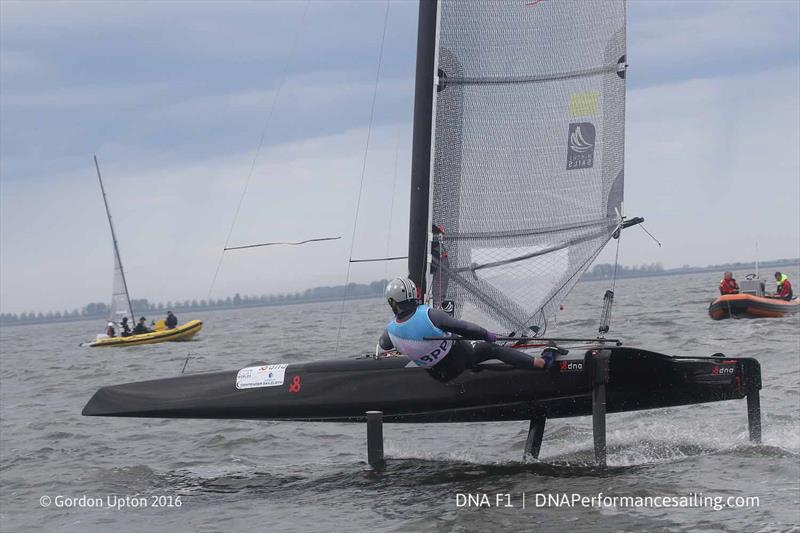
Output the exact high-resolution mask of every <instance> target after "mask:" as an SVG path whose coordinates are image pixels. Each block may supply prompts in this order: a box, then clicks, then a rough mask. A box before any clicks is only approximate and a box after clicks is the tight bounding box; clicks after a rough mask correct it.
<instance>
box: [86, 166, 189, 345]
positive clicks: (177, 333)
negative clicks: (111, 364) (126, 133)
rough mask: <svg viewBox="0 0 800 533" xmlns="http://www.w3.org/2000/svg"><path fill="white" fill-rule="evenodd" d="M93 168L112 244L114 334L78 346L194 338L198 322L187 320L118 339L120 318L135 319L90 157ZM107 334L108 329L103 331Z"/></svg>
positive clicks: (99, 336) (101, 181)
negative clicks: (174, 325)
mask: <svg viewBox="0 0 800 533" xmlns="http://www.w3.org/2000/svg"><path fill="white" fill-rule="evenodd" d="M94 166H95V168H96V169H97V179H98V180H99V181H100V192H101V193H102V194H103V205H105V208H106V216H107V217H108V226H109V228H111V241H112V242H113V243H114V286H113V289H112V292H111V316H110V317H109V321H110V323H109V325H110V326H111V329H112V330H113V331H114V333H115V334H114V335H113V336H111V335H108V334H101V335H98V336H97V338H96V339H95V340H94V341H90V342H85V343H83V344H82V346H89V347H112V346H136V345H139V344H154V343H157V342H166V341H187V340H189V339H191V338H192V337H194V336H195V335H196V334H197V333H198V332H199V331H200V330H201V329H202V328H203V323H202V322H201V321H200V320H190V321H189V322H186V323H185V324H182V325H179V326H176V327H174V328H172V329H170V328H167V327H166V326H165V325H164V323H163V321H159V322H158V323H157V324H156V326H155V328H154V329H153V330H152V331H150V332H148V333H140V334H136V335H128V336H124V337H123V336H122V335H121V333H122V331H121V326H120V324H121V323H122V321H123V319H125V318H126V317H129V320H130V321H131V322H132V321H134V320H135V318H134V317H135V315H134V314H133V306H132V305H131V297H130V294H129V293H128V282H127V281H126V279H125V270H124V269H123V268H122V258H121V257H120V253H119V244H118V242H117V234H116V232H115V231H114V223H113V221H112V220H111V210H110V209H109V207H108V198H107V197H106V189H105V187H104V186H103V178H102V176H101V175H100V165H99V164H98V162H97V156H95V158H94ZM107 331H108V330H107Z"/></svg>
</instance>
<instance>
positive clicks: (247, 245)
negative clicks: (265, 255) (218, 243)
mask: <svg viewBox="0 0 800 533" xmlns="http://www.w3.org/2000/svg"><path fill="white" fill-rule="evenodd" d="M339 239H341V237H319V238H317V239H306V240H304V241H296V242H262V243H260V244H246V245H244V246H231V247H230V248H225V251H226V252H227V251H228V250H244V249H245V248H260V247H261V246H278V245H284V246H299V245H301V244H306V243H307V242H320V241H338V240H339Z"/></svg>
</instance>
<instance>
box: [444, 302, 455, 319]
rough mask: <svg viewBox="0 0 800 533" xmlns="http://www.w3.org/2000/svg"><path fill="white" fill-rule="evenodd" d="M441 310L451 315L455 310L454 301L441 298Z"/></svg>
mask: <svg viewBox="0 0 800 533" xmlns="http://www.w3.org/2000/svg"><path fill="white" fill-rule="evenodd" d="M442 311H444V312H445V313H447V314H448V315H450V316H453V314H454V313H455V311H456V304H455V302H453V300H443V301H442Z"/></svg>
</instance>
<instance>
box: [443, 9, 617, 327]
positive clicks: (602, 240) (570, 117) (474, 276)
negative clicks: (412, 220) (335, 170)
mask: <svg viewBox="0 0 800 533" xmlns="http://www.w3.org/2000/svg"><path fill="white" fill-rule="evenodd" d="M438 27H439V30H438V57H437V69H436V70H437V74H438V76H437V78H436V80H435V82H436V85H437V94H436V97H435V104H434V105H435V108H434V109H435V110H434V113H435V115H434V116H435V121H434V125H433V136H432V138H433V143H434V146H433V148H432V150H433V158H432V162H433V169H432V180H431V181H432V183H431V191H432V194H431V213H430V215H431V216H430V220H431V222H432V224H433V226H435V227H439V228H440V229H441V230H442V232H441V233H439V232H437V231H434V235H433V236H432V239H433V243H432V251H433V267H432V272H433V278H432V279H431V280H430V283H429V284H428V291H429V295H430V296H431V297H432V298H433V301H434V302H435V303H437V304H439V305H442V306H443V307H444V308H445V309H448V310H449V309H450V308H451V306H452V309H453V312H454V314H455V316H456V317H460V318H464V319H468V320H473V321H476V322H478V323H480V324H482V325H484V326H486V327H489V328H494V329H495V330H497V331H503V332H517V333H518V334H530V333H531V331H532V330H531V328H532V327H533V328H534V329H533V331H538V332H539V333H542V332H543V331H544V329H545V326H546V323H547V318H546V317H548V316H550V315H552V314H553V313H554V312H555V310H556V309H557V308H558V306H559V304H560V302H561V301H562V300H563V298H564V297H566V295H567V293H568V292H569V291H570V290H571V289H572V287H573V285H574V284H575V282H576V281H577V280H578V278H579V277H580V274H581V273H582V272H584V271H585V270H586V269H587V268H588V267H589V266H590V264H591V262H592V261H593V260H594V258H595V257H596V256H597V254H598V253H599V252H600V251H601V249H602V248H603V246H604V245H605V244H606V243H607V242H608V240H609V239H610V238H611V237H612V234H613V233H614V232H615V230H617V229H618V228H619V224H620V222H621V219H620V211H621V203H622V193H623V149H624V113H625V66H626V65H625V5H624V3H623V2H622V1H603V2H587V1H585V0H578V1H565V0H543V1H539V2H535V1H526V0H496V1H485V0H481V1H470V2H465V1H457V0H440V2H439V17H438ZM440 256H441V257H440Z"/></svg>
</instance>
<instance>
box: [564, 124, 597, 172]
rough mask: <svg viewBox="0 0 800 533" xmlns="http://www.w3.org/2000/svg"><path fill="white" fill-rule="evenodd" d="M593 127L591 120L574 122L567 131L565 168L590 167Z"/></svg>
mask: <svg viewBox="0 0 800 533" xmlns="http://www.w3.org/2000/svg"><path fill="white" fill-rule="evenodd" d="M594 140H595V129H594V124H592V123H591V122H574V123H572V124H570V125H569V131H568V132H567V170H575V169H579V168H592V166H593V165H594V144H595V142H594Z"/></svg>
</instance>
